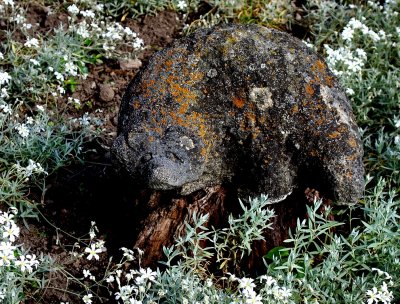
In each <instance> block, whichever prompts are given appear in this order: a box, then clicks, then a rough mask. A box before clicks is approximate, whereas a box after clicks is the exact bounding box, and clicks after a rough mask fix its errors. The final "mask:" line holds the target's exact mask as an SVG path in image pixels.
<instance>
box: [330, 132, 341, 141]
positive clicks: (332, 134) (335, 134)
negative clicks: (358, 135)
mask: <svg viewBox="0 0 400 304" xmlns="http://www.w3.org/2000/svg"><path fill="white" fill-rule="evenodd" d="M339 136H340V133H339V132H338V131H334V132H332V133H331V134H329V135H328V137H329V138H330V139H335V138H338V137H339Z"/></svg>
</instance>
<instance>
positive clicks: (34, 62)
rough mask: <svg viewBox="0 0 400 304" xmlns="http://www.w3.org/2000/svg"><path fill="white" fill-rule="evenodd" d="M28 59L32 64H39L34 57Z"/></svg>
mask: <svg viewBox="0 0 400 304" xmlns="http://www.w3.org/2000/svg"><path fill="white" fill-rule="evenodd" d="M29 61H30V62H32V64H33V65H36V66H38V65H40V63H39V61H37V60H36V59H33V58H31V59H29Z"/></svg>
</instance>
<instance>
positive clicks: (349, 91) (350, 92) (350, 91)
mask: <svg viewBox="0 0 400 304" xmlns="http://www.w3.org/2000/svg"><path fill="white" fill-rule="evenodd" d="M354 93H355V92H354V90H353V89H352V88H347V89H346V94H347V95H354Z"/></svg>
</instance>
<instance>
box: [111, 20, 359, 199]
mask: <svg viewBox="0 0 400 304" xmlns="http://www.w3.org/2000/svg"><path fill="white" fill-rule="evenodd" d="M118 134H119V135H118V137H117V138H116V140H115V142H114V144H113V147H112V155H113V158H114V160H115V162H116V163H117V164H118V166H119V167H120V168H123V169H124V170H126V171H127V172H128V173H129V174H130V175H131V176H132V177H134V178H135V179H136V180H137V181H142V182H144V183H145V184H146V185H147V186H148V187H150V188H154V189H165V190H166V189H179V190H180V191H181V193H182V194H188V193H191V192H193V191H195V190H197V189H200V188H203V187H205V186H210V185H216V184H224V183H233V184H234V185H236V186H237V187H238V188H239V189H240V190H241V191H242V192H243V193H245V194H251V195H256V194H260V193H266V194H268V195H269V196H270V198H271V199H272V200H273V201H280V200H282V199H283V198H284V197H286V196H287V195H288V194H290V193H291V192H292V191H293V190H294V188H296V187H298V185H300V184H301V185H306V186H314V187H317V189H322V190H324V191H325V193H326V195H327V196H328V197H329V196H330V197H331V198H333V199H335V200H337V201H338V202H339V203H355V202H357V200H358V199H359V198H360V196H361V195H362V191H363V172H364V171H363V165H362V145H361V142H360V136H359V134H358V130H357V126H356V124H355V123H354V117H353V114H352V109H351V106H350V104H349V101H348V100H347V98H346V96H345V94H344V92H343V89H342V88H341V87H340V85H339V83H338V81H337V79H336V78H335V77H334V75H333V74H332V73H331V72H330V71H329V69H328V67H327V65H326V63H325V62H324V61H323V59H321V57H320V56H318V55H317V54H315V53H314V52H312V51H311V50H310V49H309V48H307V46H305V45H304V44H303V43H302V42H301V41H300V40H298V39H296V38H293V37H291V36H290V35H288V34H286V33H283V32H280V31H278V30H274V29H269V28H265V27H261V26H255V25H251V26H243V25H228V26H223V27H215V28H212V29H202V30H198V31H197V32H196V33H194V34H193V35H192V36H189V37H187V38H183V39H180V40H177V41H176V42H175V43H174V44H173V45H172V46H171V47H170V48H167V49H164V50H163V51H161V52H158V53H156V54H155V55H154V56H153V57H152V58H151V59H150V62H149V64H148V65H147V66H146V67H145V68H144V69H143V70H142V71H141V72H140V73H139V74H138V75H137V76H136V78H135V79H134V80H133V81H132V82H131V84H130V85H129V87H128V89H127V92H126V94H125V97H124V99H123V102H122V105H121V109H120V114H119V126H118Z"/></svg>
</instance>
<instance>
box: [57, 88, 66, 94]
mask: <svg viewBox="0 0 400 304" xmlns="http://www.w3.org/2000/svg"><path fill="white" fill-rule="evenodd" d="M57 91H58V92H59V93H60V94H61V95H63V94H65V89H64V88H63V87H62V86H58V87H57Z"/></svg>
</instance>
